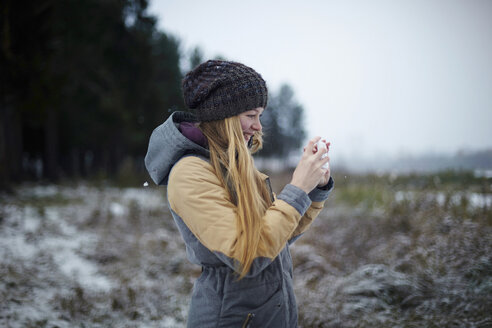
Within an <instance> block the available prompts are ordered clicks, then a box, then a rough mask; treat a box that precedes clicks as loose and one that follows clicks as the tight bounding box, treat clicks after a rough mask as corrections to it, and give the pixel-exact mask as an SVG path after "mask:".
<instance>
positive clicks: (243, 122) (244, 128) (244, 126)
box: [240, 118, 248, 131]
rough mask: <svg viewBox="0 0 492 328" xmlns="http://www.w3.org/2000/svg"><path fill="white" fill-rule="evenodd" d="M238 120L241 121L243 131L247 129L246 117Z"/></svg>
mask: <svg viewBox="0 0 492 328" xmlns="http://www.w3.org/2000/svg"><path fill="white" fill-rule="evenodd" d="M240 122H241V129H243V131H245V130H247V129H248V122H247V119H242V118H241V119H240Z"/></svg>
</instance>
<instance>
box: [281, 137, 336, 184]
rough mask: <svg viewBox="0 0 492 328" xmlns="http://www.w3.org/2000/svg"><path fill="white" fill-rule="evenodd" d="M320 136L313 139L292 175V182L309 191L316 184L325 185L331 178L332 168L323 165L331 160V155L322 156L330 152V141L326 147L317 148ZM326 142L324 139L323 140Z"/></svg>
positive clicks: (305, 148)
mask: <svg viewBox="0 0 492 328" xmlns="http://www.w3.org/2000/svg"><path fill="white" fill-rule="evenodd" d="M320 139H321V138H320V137H315V138H314V139H311V140H310V141H309V143H308V144H307V146H306V147H304V153H303V154H302V157H301V160H300V161H299V164H297V167H296V169H295V170H294V174H293V175H292V180H291V182H290V183H291V184H292V185H294V186H296V187H298V188H300V189H302V190H304V192H306V193H309V192H310V191H311V190H313V189H314V188H315V187H316V186H320V187H321V186H324V185H326V184H327V183H328V181H329V180H330V169H329V168H328V169H324V168H322V166H323V165H324V164H325V163H328V162H329V161H330V157H329V156H326V157H325V158H321V157H322V156H323V155H324V154H325V153H327V152H328V149H329V147H330V143H326V142H325V144H326V149H323V148H322V149H319V150H318V149H317V147H316V143H317V142H318V141H319V140H320ZM323 142H324V141H323Z"/></svg>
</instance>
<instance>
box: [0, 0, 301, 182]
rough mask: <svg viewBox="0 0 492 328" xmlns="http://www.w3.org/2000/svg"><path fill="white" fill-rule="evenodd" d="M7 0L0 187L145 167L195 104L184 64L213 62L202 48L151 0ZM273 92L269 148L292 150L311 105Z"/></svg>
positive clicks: (0, 63) (0, 64)
mask: <svg viewBox="0 0 492 328" xmlns="http://www.w3.org/2000/svg"><path fill="white" fill-rule="evenodd" d="M0 6H1V8H0V9H1V21H2V24H1V26H0V29H1V30H0V31H1V33H0V37H1V45H2V47H1V51H0V68H1V72H0V77H1V98H0V121H1V124H0V189H7V188H8V187H9V186H11V185H12V184H14V183H18V182H21V181H51V182H54V181H61V180H63V179H67V178H69V179H71V178H93V177H104V178H108V179H110V180H111V179H112V180H114V179H116V178H117V177H119V176H121V175H127V176H129V175H132V174H133V175H144V167H143V157H144V156H145V153H146V150H147V148H146V147H147V142H148V138H149V136H150V134H151V132H152V130H153V129H154V128H155V127H157V126H158V125H159V124H161V123H162V122H163V121H164V120H165V119H166V118H167V117H168V116H169V115H170V114H171V113H172V112H173V111H176V110H186V108H185V107H184V103H183V100H182V95H181V79H182V76H183V75H184V73H186V72H183V71H182V69H181V67H182V66H186V67H194V66H195V65H197V64H199V63H200V62H202V61H204V60H206V58H203V55H202V52H201V51H200V49H198V48H195V49H194V51H192V52H191V54H188V53H187V51H186V49H182V47H180V43H179V39H178V38H177V37H175V36H173V35H170V34H166V33H165V32H164V31H160V30H159V29H158V28H157V19H156V18H155V17H153V16H151V15H149V14H148V13H147V6H148V1H147V0H109V1H97V0H89V1H82V0H79V1H77V0H72V1H64V0H43V1H13V0H3V1H2V2H1V4H0ZM183 63H185V64H186V65H183ZM270 93H271V94H270V101H269V107H268V109H269V111H267V112H266V113H265V122H267V123H266V124H265V127H266V128H265V130H266V137H265V138H266V141H267V142H266V144H267V145H268V146H266V147H265V149H263V151H262V153H261V156H272V155H276V156H284V155H286V154H288V152H289V151H292V150H294V149H297V148H299V147H300V145H301V143H302V142H303V138H304V135H305V133H304V130H303V129H304V128H303V121H302V113H303V108H302V106H301V105H300V104H298V103H297V102H296V101H295V96H294V91H293V90H292V88H291V87H289V86H288V85H283V86H282V87H281V88H280V89H279V90H278V92H277V93H274V92H271V91H270ZM279 108H282V109H281V110H282V114H283V115H282V117H283V118H282V121H281V122H280V121H278V120H277V115H276V114H275V113H276V112H277V111H278V110H280V109H279ZM287 127H288V128H287ZM279 140H283V142H282V143H280V141H279Z"/></svg>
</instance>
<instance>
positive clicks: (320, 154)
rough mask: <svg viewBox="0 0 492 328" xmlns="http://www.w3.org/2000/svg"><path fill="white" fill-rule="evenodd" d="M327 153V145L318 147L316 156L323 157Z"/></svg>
mask: <svg viewBox="0 0 492 328" xmlns="http://www.w3.org/2000/svg"><path fill="white" fill-rule="evenodd" d="M326 153H328V149H327V148H326V147H321V148H320V149H318V151H317V152H316V154H315V156H316V158H317V159H321V157H322V156H323V155H324V154H326Z"/></svg>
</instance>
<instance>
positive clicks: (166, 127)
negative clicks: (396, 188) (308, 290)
mask: <svg viewBox="0 0 492 328" xmlns="http://www.w3.org/2000/svg"><path fill="white" fill-rule="evenodd" d="M190 121H194V117H193V115H192V114H189V113H184V112H175V113H173V114H172V115H171V116H170V117H169V119H168V120H167V121H166V122H164V123H163V124H162V125H160V126H158V127H157V128H156V129H155V130H154V131H153V133H152V136H151V138H150V142H149V148H148V152H147V155H146V157H145V164H146V167H147V170H148V171H149V174H150V176H151V178H152V179H153V181H154V182H155V183H156V184H160V185H167V189H168V190H167V191H168V192H167V198H168V204H169V209H170V211H171V214H172V216H173V218H174V221H175V223H176V225H177V227H178V229H179V231H180V233H181V235H182V237H183V240H184V242H185V244H186V252H187V256H188V259H189V260H190V261H191V262H192V263H195V264H198V265H201V266H202V274H201V276H200V277H199V278H198V279H197V281H196V282H195V285H194V288H193V294H192V299H191V304H190V312H189V316H188V327H274V328H275V327H297V305H296V300H295V295H294V291H293V283H292V278H293V275H292V259H291V256H290V252H289V245H290V244H291V243H293V242H294V241H295V240H296V239H297V238H299V237H300V236H301V235H302V234H303V233H304V231H306V230H307V229H308V228H309V226H310V224H311V223H312V221H313V220H314V218H315V217H316V216H317V215H318V214H319V212H320V211H321V209H322V208H323V203H324V200H326V198H327V197H328V194H329V193H330V191H331V190H332V188H333V180H332V179H330V182H329V183H328V185H327V187H326V188H323V189H319V188H316V189H315V190H313V191H312V192H311V193H309V195H308V194H306V193H305V192H304V191H302V190H301V189H299V188H297V187H295V186H293V185H290V184H288V185H287V186H286V187H285V188H284V189H283V190H282V192H281V193H280V194H279V195H278V196H276V195H274V194H272V197H273V199H274V202H273V204H272V206H271V207H270V208H269V209H268V210H267V212H266V214H265V217H264V218H263V220H264V226H265V228H264V229H263V230H264V231H261V232H259V233H260V234H265V235H266V234H267V235H268V237H269V238H271V239H272V240H273V241H274V242H273V244H272V245H271V246H270V247H269V248H268V249H267V250H266V251H265V252H263V253H259V254H258V255H257V256H256V257H255V259H254V261H253V265H252V267H251V270H250V272H249V273H248V274H247V275H246V277H245V278H243V279H241V280H238V275H237V274H236V273H235V271H234V269H235V268H237V263H238V262H237V258H236V257H235V253H234V245H235V238H236V229H235V224H236V222H235V206H234V205H233V204H232V203H231V202H230V200H229V198H228V195H227V192H226V191H225V189H224V188H223V187H222V186H221V185H220V183H219V180H218V179H217V177H216V176H215V174H214V173H213V170H212V168H211V165H210V164H209V163H208V157H209V152H208V150H207V149H206V148H205V147H204V146H203V145H199V144H197V143H195V142H193V141H191V140H189V139H188V138H187V137H186V136H184V135H183V134H182V133H181V132H180V130H179V124H180V123H182V122H190ZM265 178H267V177H266V176H265Z"/></svg>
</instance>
